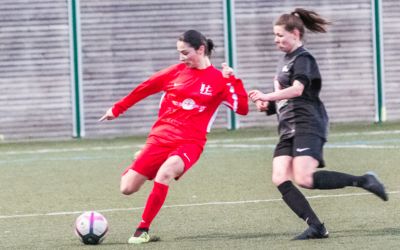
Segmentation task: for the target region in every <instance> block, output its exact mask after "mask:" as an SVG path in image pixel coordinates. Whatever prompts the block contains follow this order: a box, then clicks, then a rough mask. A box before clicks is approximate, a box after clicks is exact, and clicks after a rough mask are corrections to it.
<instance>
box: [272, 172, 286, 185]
mask: <svg viewBox="0 0 400 250" xmlns="http://www.w3.org/2000/svg"><path fill="white" fill-rule="evenodd" d="M288 180H290V179H289V178H287V177H286V176H282V175H272V183H274V185H275V186H279V185H281V184H282V183H284V182H285V181H288Z"/></svg>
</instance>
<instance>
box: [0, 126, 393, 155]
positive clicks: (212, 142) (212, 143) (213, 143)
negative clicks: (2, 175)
mask: <svg viewBox="0 0 400 250" xmlns="http://www.w3.org/2000/svg"><path fill="white" fill-rule="evenodd" d="M386 134H400V130H389V131H374V132H348V133H335V134H332V135H330V136H331V137H335V136H357V135H386ZM277 139H278V137H277V136H271V137H254V138H237V139H213V140H209V141H208V142H207V145H206V147H224V148H274V147H275V144H267V145H265V144H264V145H253V144H230V145H220V144H221V143H232V142H240V141H247V142H256V141H266V140H274V141H277ZM216 144H218V145H216ZM142 145H143V144H130V145H120V146H95V147H76V148H64V149H54V148H43V149H36V150H18V151H15V150H14V151H4V152H0V156H1V155H22V154H48V153H65V152H85V151H103V150H118V149H134V148H137V149H139V148H140V147H141V146H142ZM326 147H328V148H365V149H388V148H389V149H390V148H394V149H396V148H399V147H400V145H399V146H397V145H368V144H354V145H348V144H343V145H340V144H335V145H329V143H328V144H327V145H326Z"/></svg>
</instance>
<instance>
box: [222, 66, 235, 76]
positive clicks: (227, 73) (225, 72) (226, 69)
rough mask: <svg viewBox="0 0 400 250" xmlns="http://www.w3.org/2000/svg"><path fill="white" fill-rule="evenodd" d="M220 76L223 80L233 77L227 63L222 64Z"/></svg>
mask: <svg viewBox="0 0 400 250" xmlns="http://www.w3.org/2000/svg"><path fill="white" fill-rule="evenodd" d="M222 75H223V76H224V77H225V78H229V77H230V76H233V75H234V72H233V69H232V68H231V67H229V66H228V64H227V63H222Z"/></svg>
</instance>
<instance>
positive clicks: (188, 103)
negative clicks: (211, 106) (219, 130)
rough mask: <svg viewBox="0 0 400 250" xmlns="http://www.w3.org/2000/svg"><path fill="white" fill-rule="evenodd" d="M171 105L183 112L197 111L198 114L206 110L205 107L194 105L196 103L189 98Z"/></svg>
mask: <svg viewBox="0 0 400 250" xmlns="http://www.w3.org/2000/svg"><path fill="white" fill-rule="evenodd" d="M172 103H173V104H174V105H175V106H178V107H181V108H182V109H184V110H193V109H198V110H199V112H203V111H204V110H205V109H206V106H201V105H198V104H196V102H195V101H194V100H193V99H191V98H186V99H185V100H183V101H182V102H177V101H172Z"/></svg>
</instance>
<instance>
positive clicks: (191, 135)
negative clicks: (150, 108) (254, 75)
mask: <svg viewBox="0 0 400 250" xmlns="http://www.w3.org/2000/svg"><path fill="white" fill-rule="evenodd" d="M160 91H164V95H163V97H162V100H161V104H160V110H159V113H158V119H157V121H156V122H155V123H154V125H153V127H152V129H151V132H150V134H149V138H148V143H162V144H177V143H178V144H180V143H196V144H200V145H201V146H204V144H205V142H206V134H207V132H208V131H209V129H210V127H211V124H212V122H213V120H214V114H215V113H216V111H217V108H218V106H219V105H220V104H221V103H224V104H225V105H227V106H228V107H229V108H231V109H232V110H233V111H235V112H236V113H238V114H241V115H246V114H247V113H248V99H247V93H246V91H245V89H244V87H243V84H242V81H241V80H240V79H236V78H234V77H233V76H231V77H230V78H224V77H223V76H222V72H221V71H219V70H218V69H216V68H215V67H214V66H212V65H211V66H209V67H207V68H206V69H202V70H200V69H194V68H189V67H187V66H186V65H185V64H183V63H181V64H177V65H173V66H170V67H168V68H166V69H164V70H161V71H159V72H157V73H156V74H154V75H153V76H151V77H150V78H149V79H148V80H146V81H144V82H143V83H141V84H139V85H138V86H137V87H136V88H135V89H134V90H133V91H132V92H131V93H130V94H129V95H127V96H126V97H124V98H123V99H121V100H120V101H118V102H117V103H115V104H114V107H113V109H112V112H113V114H114V115H115V117H118V116H119V115H120V114H122V113H123V112H125V111H126V110H127V109H128V108H129V107H131V106H132V105H134V104H135V103H137V102H138V101H140V100H142V99H143V98H145V97H147V96H149V95H152V94H155V93H157V92H160Z"/></svg>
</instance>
